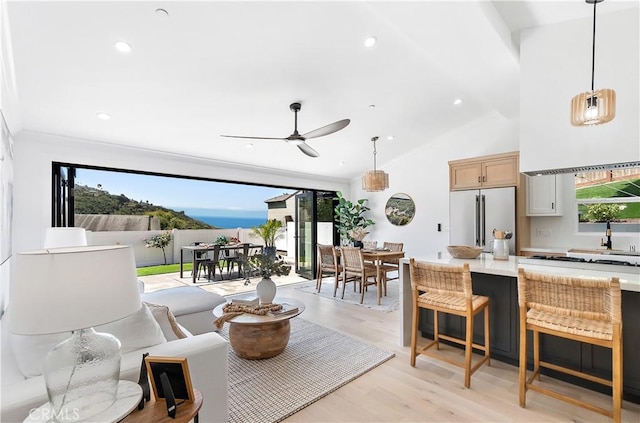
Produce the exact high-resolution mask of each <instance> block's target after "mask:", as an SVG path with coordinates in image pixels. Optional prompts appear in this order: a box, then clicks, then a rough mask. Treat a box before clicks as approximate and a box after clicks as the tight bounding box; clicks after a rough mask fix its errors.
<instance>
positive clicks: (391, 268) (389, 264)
mask: <svg viewBox="0 0 640 423" xmlns="http://www.w3.org/2000/svg"><path fill="white" fill-rule="evenodd" d="M382 248H383V249H385V250H389V251H402V250H403V248H404V243H402V242H386V241H385V242H384V243H383V244H382ZM393 272H395V276H394V277H391V278H390V277H389V276H388V275H389V273H393ZM380 273H381V278H382V288H383V290H384V295H387V282H388V281H393V280H398V279H400V259H399V258H392V259H385V260H382V263H381V264H380Z"/></svg>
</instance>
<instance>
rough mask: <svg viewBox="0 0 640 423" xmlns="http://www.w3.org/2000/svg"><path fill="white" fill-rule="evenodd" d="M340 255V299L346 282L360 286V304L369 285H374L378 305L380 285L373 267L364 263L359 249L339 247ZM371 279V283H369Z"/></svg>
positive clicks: (376, 271)
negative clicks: (376, 291) (376, 290)
mask: <svg viewBox="0 0 640 423" xmlns="http://www.w3.org/2000/svg"><path fill="white" fill-rule="evenodd" d="M340 255H341V257H342V266H343V268H344V271H343V272H342V297H341V298H344V291H345V287H346V285H347V282H349V281H350V280H352V281H353V282H354V284H355V283H359V284H360V293H361V295H360V304H362V303H363V302H364V293H365V292H366V291H367V287H368V286H370V285H376V287H377V288H378V304H379V303H380V284H379V283H378V276H377V275H378V270H377V269H376V267H375V266H372V265H370V264H367V263H365V261H364V257H363V256H362V249H360V248H359V247H341V248H340ZM371 278H373V281H371Z"/></svg>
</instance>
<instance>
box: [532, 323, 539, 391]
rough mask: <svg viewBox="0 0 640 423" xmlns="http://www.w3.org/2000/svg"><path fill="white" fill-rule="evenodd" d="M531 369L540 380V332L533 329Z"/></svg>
mask: <svg viewBox="0 0 640 423" xmlns="http://www.w3.org/2000/svg"><path fill="white" fill-rule="evenodd" d="M533 371H534V372H536V380H540V332H538V331H537V330H534V331H533Z"/></svg>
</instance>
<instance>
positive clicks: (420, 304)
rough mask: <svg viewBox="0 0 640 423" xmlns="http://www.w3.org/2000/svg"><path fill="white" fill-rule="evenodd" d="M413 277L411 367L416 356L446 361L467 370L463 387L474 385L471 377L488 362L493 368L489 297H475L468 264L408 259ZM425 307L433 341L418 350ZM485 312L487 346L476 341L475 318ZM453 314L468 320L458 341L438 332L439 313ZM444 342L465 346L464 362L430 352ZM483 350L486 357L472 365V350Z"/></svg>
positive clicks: (485, 341) (414, 363)
mask: <svg viewBox="0 0 640 423" xmlns="http://www.w3.org/2000/svg"><path fill="white" fill-rule="evenodd" d="M409 265H410V274H411V292H412V299H413V320H412V326H411V366H412V367H415V365H416V356H417V355H419V354H423V355H427V356H430V357H433V358H436V359H438V360H442V361H446V362H447V363H450V364H453V365H455V366H458V367H462V368H463V369H464V386H465V387H466V388H469V387H470V386H471V375H473V374H474V373H475V372H476V370H478V369H479V368H480V366H482V364H484V363H487V366H489V365H490V363H491V362H490V358H489V353H490V345H489V338H490V336H489V297H484V296H481V295H473V292H472V288H471V273H470V272H469V264H468V263H464V265H462V266H444V265H438V264H429V263H423V262H418V261H416V260H415V259H414V258H411V259H410V260H409ZM420 308H424V309H428V310H432V311H433V334H434V335H433V341H432V342H430V343H428V344H427V345H426V346H424V347H421V348H418V345H417V343H418V330H419V328H418V313H419V309H420ZM482 311H484V345H480V344H475V343H474V342H473V320H474V317H475V316H476V315H477V314H478V313H480V312H482ZM440 312H442V313H447V314H454V315H457V316H461V317H464V318H465V320H466V328H465V329H466V330H465V338H464V339H459V338H455V337H453V336H449V335H443V334H441V333H440V332H439V327H438V313H440ZM441 339H444V340H447V341H450V342H454V343H457V344H460V345H464V362H460V361H458V360H454V359H451V358H448V357H446V356H444V355H443V354H441V353H436V352H434V351H430V350H429V349H430V348H431V347H434V346H435V347H436V349H440V340H441ZM474 348H475V349H478V350H481V351H484V356H483V357H482V358H481V359H480V360H479V361H478V362H477V363H476V364H474V365H473V366H472V353H473V349H474Z"/></svg>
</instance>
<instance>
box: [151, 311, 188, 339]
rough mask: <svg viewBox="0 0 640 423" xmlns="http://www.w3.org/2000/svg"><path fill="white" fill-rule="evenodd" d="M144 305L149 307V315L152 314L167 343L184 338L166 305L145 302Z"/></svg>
mask: <svg viewBox="0 0 640 423" xmlns="http://www.w3.org/2000/svg"><path fill="white" fill-rule="evenodd" d="M144 304H146V305H147V307H149V310H151V314H153V317H154V319H156V322H158V324H159V325H160V329H162V333H163V334H164V337H165V338H167V341H175V340H176V339H182V338H186V337H187V335H185V333H184V332H183V331H182V329H180V325H178V322H177V321H176V318H175V316H174V315H173V313H171V310H169V307H167V306H166V305H159V304H152V303H147V302H145V303H144Z"/></svg>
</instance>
